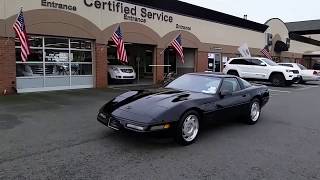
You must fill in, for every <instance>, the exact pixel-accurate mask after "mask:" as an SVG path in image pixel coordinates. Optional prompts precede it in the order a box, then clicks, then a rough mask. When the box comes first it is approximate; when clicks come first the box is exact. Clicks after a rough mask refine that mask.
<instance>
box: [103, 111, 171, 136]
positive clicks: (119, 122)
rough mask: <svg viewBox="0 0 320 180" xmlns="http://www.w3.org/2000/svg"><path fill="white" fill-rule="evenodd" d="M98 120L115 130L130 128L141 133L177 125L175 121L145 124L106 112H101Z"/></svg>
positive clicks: (167, 128)
mask: <svg viewBox="0 0 320 180" xmlns="http://www.w3.org/2000/svg"><path fill="white" fill-rule="evenodd" d="M97 120H98V121H99V122H100V123H102V124H104V125H105V126H107V127H109V128H111V129H113V130H117V131H121V130H129V131H134V132H139V133H148V132H158V131H167V130H170V129H172V128H173V127H174V126H175V123H173V122H171V123H160V124H159V123H158V124H143V123H138V122H135V121H131V120H127V119H122V118H119V117H115V116H110V115H106V114H105V113H101V112H100V113H99V114H98V116H97Z"/></svg>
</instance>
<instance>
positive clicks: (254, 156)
mask: <svg viewBox="0 0 320 180" xmlns="http://www.w3.org/2000/svg"><path fill="white" fill-rule="evenodd" d="M123 91H124V90H119V89H108V90H76V91H60V92H49V93H31V94H22V95H17V96H6V97H0V142H1V147H0V179H3V180H7V179H68V180H69V179H215V180H220V179H236V180H241V179H246V180H251V179H270V180H278V179H279V180H286V179H288V180H295V179H297V180H301V179H310V180H315V179H320V113H319V110H320V95H319V94H320V84H319V83H315V84H306V85H293V86H292V87H289V88H276V87H270V92H271V99H270V102H269V104H268V105H267V106H266V107H265V108H264V109H263V113H262V117H261V119H260V122H259V123H258V124H257V125H255V126H247V125H245V124H242V123H240V122H237V121H230V122H220V123H213V124H210V125H208V126H206V127H204V128H203V131H202V133H201V134H200V137H199V140H198V141H197V142H196V143H195V144H193V145H191V146H188V147H181V146H179V145H177V144H176V143H175V142H174V141H173V140H172V139H171V138H155V137H149V136H133V135H132V134H127V133H117V132H114V131H112V130H110V129H108V128H106V127H104V126H103V125H101V124H100V123H98V122H97V121H96V114H97V111H98V109H99V108H100V106H101V105H103V104H104V103H105V102H106V101H108V100H110V99H111V98H113V97H115V96H116V95H118V94H120V93H121V92H123Z"/></svg>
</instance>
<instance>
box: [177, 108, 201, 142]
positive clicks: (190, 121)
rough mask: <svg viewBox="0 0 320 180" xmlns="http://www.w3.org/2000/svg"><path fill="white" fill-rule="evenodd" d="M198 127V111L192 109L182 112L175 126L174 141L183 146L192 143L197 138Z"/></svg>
mask: <svg viewBox="0 0 320 180" xmlns="http://www.w3.org/2000/svg"><path fill="white" fill-rule="evenodd" d="M199 128H200V116H199V113H198V112H197V111H194V110H191V111H188V112H186V113H184V115H183V116H182V117H181V118H180V121H179V123H178V125H177V127H176V134H175V140H176V142H177V143H178V144H180V145H183V146H187V145H190V144H193V143H194V142H195V141H196V140H197V138H198V134H199Z"/></svg>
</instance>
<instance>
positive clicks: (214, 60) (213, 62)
mask: <svg viewBox="0 0 320 180" xmlns="http://www.w3.org/2000/svg"><path fill="white" fill-rule="evenodd" d="M208 71H210V72H221V53H209V54H208Z"/></svg>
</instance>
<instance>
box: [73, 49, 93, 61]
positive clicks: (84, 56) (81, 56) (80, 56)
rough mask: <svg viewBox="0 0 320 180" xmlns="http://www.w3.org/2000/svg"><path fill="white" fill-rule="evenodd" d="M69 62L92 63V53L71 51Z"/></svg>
mask: <svg viewBox="0 0 320 180" xmlns="http://www.w3.org/2000/svg"><path fill="white" fill-rule="evenodd" d="M70 61H72V62H92V52H91V51H71V54H70Z"/></svg>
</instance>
